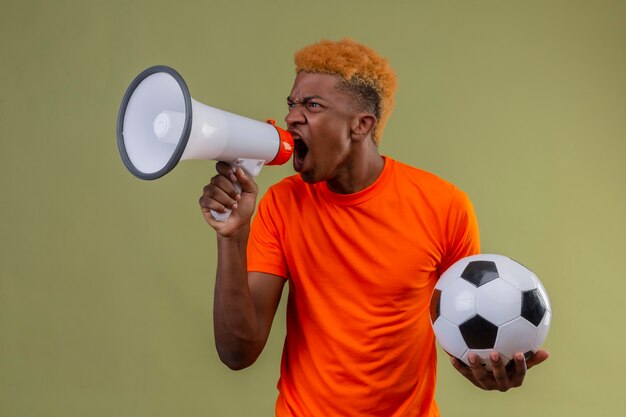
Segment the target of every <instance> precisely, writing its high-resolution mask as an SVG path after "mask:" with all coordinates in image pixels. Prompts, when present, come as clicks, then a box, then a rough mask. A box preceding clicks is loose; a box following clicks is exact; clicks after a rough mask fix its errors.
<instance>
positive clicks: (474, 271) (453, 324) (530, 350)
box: [430, 254, 552, 370]
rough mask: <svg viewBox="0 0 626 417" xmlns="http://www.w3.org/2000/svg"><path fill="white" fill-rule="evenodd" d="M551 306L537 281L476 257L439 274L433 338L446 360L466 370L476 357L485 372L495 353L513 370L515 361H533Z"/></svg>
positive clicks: (501, 260)
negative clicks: (516, 358) (523, 358)
mask: <svg viewBox="0 0 626 417" xmlns="http://www.w3.org/2000/svg"><path fill="white" fill-rule="evenodd" d="M551 317H552V309H551V307H550V300H549V299H548V294H547V293H546V290H545V289H544V287H543V285H541V282H540V281H539V279H538V278H537V276H536V275H535V274H534V273H533V272H532V271H530V270H529V269H527V268H526V267H524V266H523V265H521V264H519V263H517V262H515V261H514V260H512V259H511V258H508V257H506V256H502V255H487V254H484V255H474V256H468V257H466V258H463V259H461V260H459V261H457V262H456V263H455V264H453V265H452V266H451V267H450V268H448V270H447V271H445V272H444V273H443V275H442V276H441V278H440V279H439V281H438V282H437V285H436V286H435V289H434V291H433V294H432V298H431V301H430V319H431V323H432V326H433V330H434V331H435V337H436V338H437V341H438V342H439V344H440V345H441V347H442V348H443V349H444V350H445V351H446V352H448V353H449V354H450V355H452V356H454V357H456V358H458V359H460V360H461V361H463V362H464V363H465V364H467V365H469V361H468V359H467V358H468V355H469V354H470V353H475V354H477V355H478V356H479V357H480V359H481V362H482V363H483V365H484V366H485V367H486V368H487V370H490V369H491V366H490V361H489V354H490V353H491V352H498V353H499V354H500V356H501V357H502V361H503V362H504V363H505V364H507V365H508V366H512V363H513V362H512V359H513V355H514V354H515V353H517V352H523V353H524V355H525V356H526V358H527V359H529V358H530V357H532V355H533V354H534V352H536V351H537V350H538V349H539V347H540V346H541V345H542V344H543V342H544V341H545V339H546V336H547V335H548V330H549V329H550V319H551Z"/></svg>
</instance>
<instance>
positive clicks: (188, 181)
mask: <svg viewBox="0 0 626 417" xmlns="http://www.w3.org/2000/svg"><path fill="white" fill-rule="evenodd" d="M383 5H384V6H383ZM345 36H349V37H353V38H355V39H357V40H359V41H361V42H364V43H366V44H369V45H371V46H372V47H374V48H375V49H377V50H378V51H380V52H381V53H382V54H383V55H385V56H387V57H388V58H389V59H390V61H391V63H392V64H393V66H394V67H395V69H396V71H397V74H398V77H399V83H400V89H399V92H398V96H397V107H396V111H395V113H394V115H393V117H392V119H391V121H390V123H389V125H388V127H387V129H386V135H385V138H384V140H383V144H382V146H381V150H382V152H383V153H385V154H387V155H390V156H393V157H395V158H398V159H400V160H402V161H405V162H407V163H410V164H413V165H416V166H419V167H422V168H424V169H427V170H430V171H432V172H434V173H437V174H438V175H440V176H442V177H444V178H446V179H448V180H450V181H452V182H454V183H456V184H457V185H458V186H460V187H461V188H463V189H464V190H465V191H466V192H467V193H468V194H469V195H470V197H471V198H472V200H473V201H474V204H475V207H476V211H477V214H478V218H479V222H480V225H481V233H482V241H483V251H484V252H495V253H502V254H507V255H509V256H512V257H514V258H517V259H518V260H520V261H522V262H523V263H525V264H526V265H528V266H530V267H532V268H533V269H534V270H535V271H536V272H537V274H538V275H539V277H540V278H541V279H542V281H543V283H544V285H545V286H546V288H547V290H548V292H549V294H550V296H551V299H552V304H553V309H554V320H553V324H552V330H551V333H550V335H549V337H548V340H547V342H546V348H547V349H548V350H550V351H551V353H552V357H551V359H550V360H549V361H548V362H547V363H546V364H545V365H542V366H541V367H537V368H535V369H534V370H532V371H531V372H529V374H528V376H527V380H526V384H525V386H524V387H522V388H521V389H518V390H513V391H510V392H508V393H506V394H499V393H485V392H481V391H479V390H477V389H475V388H474V387H473V386H471V385H470V384H469V383H467V382H466V381H465V380H464V379H463V378H462V377H461V376H460V375H458V374H456V372H455V371H454V370H452V368H451V367H450V366H449V365H448V363H447V362H446V361H442V362H441V363H440V372H439V376H440V377H439V381H438V392H437V396H438V400H439V403H440V407H441V410H442V413H443V415H444V416H458V415H468V416H476V415H483V416H497V415H507V416H508V417H514V416H528V415H540V416H570V417H573V416H591V415H594V416H618V415H623V414H622V413H623V410H624V409H626V401H625V396H624V395H623V388H624V374H625V373H626V360H625V358H624V356H625V355H624V352H625V351H626V349H625V346H626V336H625V334H624V329H625V328H626V326H625V325H624V317H626V315H625V314H624V305H625V304H626V303H625V302H624V299H625V296H624V294H625V293H626V279H625V273H624V271H625V268H624V263H623V259H624V255H623V252H624V249H625V246H626V245H625V243H624V236H625V235H626V221H625V220H624V215H625V214H626V181H625V180H626V163H625V162H624V159H625V156H626V77H625V74H626V46H625V45H626V2H624V1H604V0H601V1H534V0H533V1H524V2H519V1H389V2H382V1H365V0H361V1H340V0H335V1H328V0H318V1H315V2H300V1H294V0H290V1H283V0H267V1H237V0H230V1H219V2H218V1H211V0H205V1H160V0H159V1H147V0H146V1H123V2H122V1H114V0H109V1H43V0H42V1H32V0H30V1H29V0H20V1H7V0H0V86H1V87H0V140H1V147H0V415H1V416H3V417H4V416H7V417H26V416H68V417H69V416H80V417H84V416H93V417H100V416H115V417H140V416H150V417H158V416H186V417H192V416H224V417H227V416H246V415H247V416H252V415H254V416H261V415H267V416H269V415H272V413H273V404H274V400H275V397H276V389H275V384H276V379H277V375H278V365H279V361H280V350H281V347H282V338H283V336H284V320H283V319H282V318H279V319H278V320H277V321H276V324H275V326H274V329H273V332H272V335H271V340H270V342H269V345H268V346H267V349H266V350H265V352H264V353H263V355H262V357H261V358H260V359H259V361H258V362H257V363H256V364H255V365H254V366H253V367H252V368H250V369H247V370H244V371H241V372H232V371H229V370H228V369H227V368H226V367H224V366H223V365H222V364H221V363H220V362H219V360H218V358H217V355H216V353H215V349H214V342H213V336H212V321H211V309H212V291H213V290H212V288H213V275H214V270H215V237H214V234H213V232H212V230H211V229H209V228H208V226H206V225H205V223H204V221H203V220H202V218H201V216H200V213H199V210H198V207H197V199H198V197H199V195H200V192H201V189H202V187H203V186H204V184H205V183H206V182H207V181H208V179H209V178H210V177H211V176H212V172H213V164H212V163H208V162H202V161H193V162H187V163H185V164H181V165H180V166H179V167H178V168H177V169H176V170H175V171H174V172H173V173H172V174H171V175H168V176H166V177H164V178H163V179H161V180H159V181H153V182H144V181H140V180H137V179H135V178H134V177H132V176H131V175H130V174H129V173H128V172H127V171H126V170H125V168H124V167H123V165H122V163H121V161H120V158H119V156H118V152H117V148H116V142H115V139H116V138H115V122H116V117H117V109H118V105H119V103H120V100H121V98H122V95H123V93H124V91H125V89H126V87H127V85H128V84H129V83H130V81H131V80H132V78H133V77H134V76H135V75H136V74H138V73H139V72H140V71H141V70H142V69H144V68H146V67H148V66H151V65H155V64H167V65H171V66H173V67H175V68H176V69H178V70H179V72H180V73H181V74H182V75H183V76H184V77H185V79H186V81H187V84H188V85H189V86H190V89H191V92H192V94H193V95H194V98H196V99H198V100H200V101H202V102H205V103H208V104H210V105H212V106H215V107H220V108H222V109H225V110H228V111H231V112H235V113H239V114H242V115H245V116H248V117H252V118H257V119H265V118H275V119H276V120H280V121H281V122H282V119H283V116H284V114H285V110H286V106H285V102H284V100H285V97H286V96H287V94H288V92H289V90H290V88H291V84H292V81H293V64H292V54H293V52H294V51H295V50H296V49H298V48H300V47H302V46H304V45H305V44H308V43H310V42H313V41H317V40H319V39H322V38H331V39H339V38H342V37H345ZM290 173H291V169H290V167H279V168H267V169H265V170H264V171H263V172H262V174H261V177H260V178H259V184H260V186H261V189H266V187H267V186H268V185H269V184H271V183H273V182H274V181H276V180H278V179H279V178H281V177H283V176H285V175H288V174H290ZM281 313H284V305H283V306H281V310H280V312H279V316H280V315H281ZM442 359H443V358H442Z"/></svg>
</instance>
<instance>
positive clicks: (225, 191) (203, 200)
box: [199, 162, 259, 237]
mask: <svg viewBox="0 0 626 417" xmlns="http://www.w3.org/2000/svg"><path fill="white" fill-rule="evenodd" d="M215 167H216V169H217V173H218V174H217V175H216V176H214V177H213V178H211V182H210V183H209V184H208V185H207V186H205V187H204V189H203V192H202V196H201V197H200V201H199V203H200V209H201V210H202V215H203V216H204V219H205V220H206V222H207V223H208V224H209V225H210V226H211V227H213V229H215V231H216V232H217V233H218V234H219V235H221V236H224V237H231V236H234V235H236V234H237V233H238V232H239V231H241V230H243V229H245V228H247V227H248V226H249V225H250V219H251V218H252V214H253V213H254V209H255V206H256V198H257V194H258V192H259V188H258V186H257V184H256V183H255V182H254V180H253V179H252V177H251V176H249V175H247V174H245V173H244V172H243V170H242V169H241V168H237V170H233V168H232V167H231V166H230V165H229V164H228V163H226V162H218V163H217V165H216V166H215ZM236 182H238V183H239V184H240V185H241V193H238V192H237V188H236V187H235V183H236ZM227 209H232V212H231V214H230V217H229V218H228V220H227V221H225V222H221V221H218V220H215V219H214V218H213V215H212V214H211V210H213V211H215V212H218V213H223V212H225V211H226V210H227Z"/></svg>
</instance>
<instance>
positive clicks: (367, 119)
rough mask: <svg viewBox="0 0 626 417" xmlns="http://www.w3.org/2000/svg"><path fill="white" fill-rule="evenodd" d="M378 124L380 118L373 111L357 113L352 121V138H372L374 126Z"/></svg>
mask: <svg viewBox="0 0 626 417" xmlns="http://www.w3.org/2000/svg"><path fill="white" fill-rule="evenodd" d="M377 124H378V119H376V116H374V115H373V114H372V113H366V112H361V113H356V114H354V119H353V122H352V138H353V139H356V140H364V139H366V138H371V136H372V134H373V133H374V128H375V127H376V125H377Z"/></svg>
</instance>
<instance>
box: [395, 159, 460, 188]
mask: <svg viewBox="0 0 626 417" xmlns="http://www.w3.org/2000/svg"><path fill="white" fill-rule="evenodd" d="M389 160H390V161H392V163H393V164H394V171H396V173H397V177H398V178H400V180H402V181H407V182H409V183H411V184H414V185H416V186H418V187H420V188H435V189H440V190H442V191H443V190H448V191H453V190H455V189H456V186H455V185H454V184H452V183H451V182H450V181H448V180H446V179H444V178H442V177H440V176H439V175H437V174H434V173H432V172H430V171H426V170H424V169H421V168H417V167H415V166H412V165H409V164H407V163H404V162H400V161H398V160H394V159H391V158H390V159H389Z"/></svg>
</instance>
